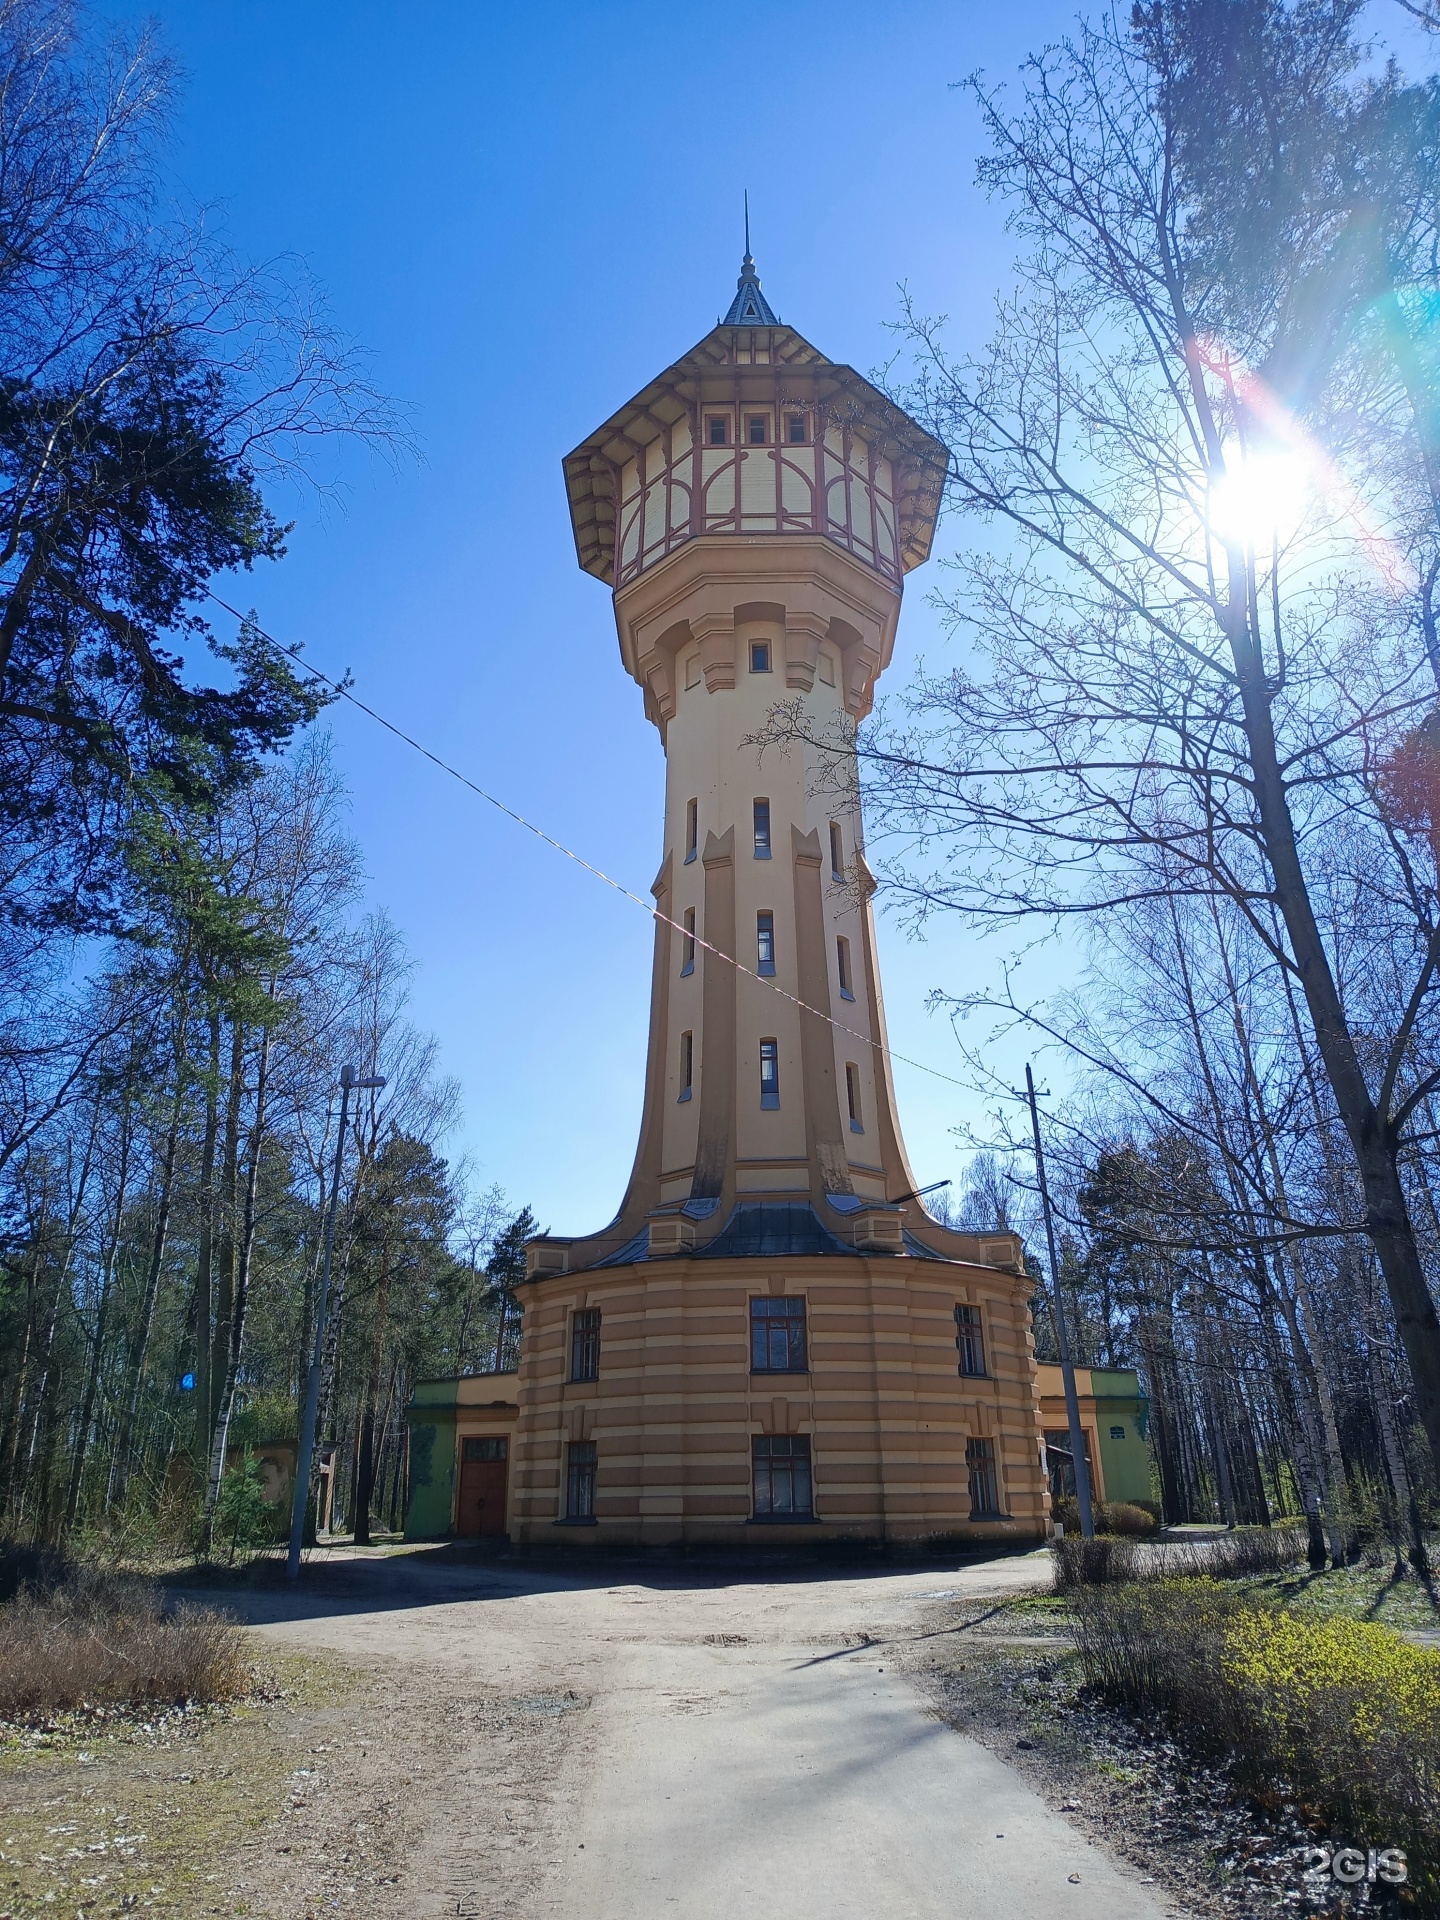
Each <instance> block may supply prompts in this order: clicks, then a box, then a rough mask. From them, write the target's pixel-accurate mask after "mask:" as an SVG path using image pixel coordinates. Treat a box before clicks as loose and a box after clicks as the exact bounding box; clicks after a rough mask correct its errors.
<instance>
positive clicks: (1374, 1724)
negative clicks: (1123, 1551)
mask: <svg viewBox="0 0 1440 1920" xmlns="http://www.w3.org/2000/svg"><path fill="white" fill-rule="evenodd" d="M1077 1612H1078V1615H1079V1648H1080V1657H1081V1661H1082V1664H1083V1667H1084V1671H1085V1675H1086V1679H1087V1680H1088V1681H1089V1683H1090V1684H1091V1685H1092V1686H1094V1687H1095V1688H1097V1690H1098V1691H1099V1693H1100V1694H1101V1696H1102V1698H1104V1699H1105V1700H1107V1701H1109V1702H1110V1703H1111V1704H1113V1705H1116V1706H1123V1707H1130V1708H1134V1709H1138V1710H1140V1711H1142V1712H1145V1713H1148V1714H1154V1715H1156V1716H1158V1717H1159V1718H1161V1719H1163V1720H1165V1721H1166V1722H1168V1723H1169V1724H1170V1726H1171V1727H1172V1728H1173V1729H1174V1730H1175V1731H1176V1732H1177V1733H1179V1734H1180V1735H1182V1736H1183V1737H1184V1738H1185V1739H1186V1740H1188V1741H1189V1742H1190V1744H1191V1745H1192V1746H1196V1747H1199V1748H1201V1749H1202V1750H1205V1751H1207V1752H1208V1753H1210V1754H1226V1755H1228V1756H1230V1757H1231V1758H1232V1759H1233V1760H1234V1762H1235V1764H1236V1767H1237V1771H1238V1772H1239V1773H1240V1775H1241V1777H1242V1778H1243V1779H1244V1780H1245V1782H1246V1784H1247V1785H1248V1786H1249V1787H1250V1788H1251V1789H1252V1791H1254V1792H1256V1793H1257V1794H1258V1795H1260V1796H1261V1797H1266V1796H1269V1797H1274V1796H1276V1795H1290V1796H1293V1797H1296V1798H1298V1799H1300V1800H1301V1801H1302V1802H1303V1803H1304V1804H1305V1805H1306V1806H1308V1807H1309V1808H1310V1809H1311V1811H1312V1813H1313V1814H1314V1815H1315V1816H1317V1818H1318V1819H1319V1820H1320V1821H1322V1822H1324V1823H1326V1824H1328V1825H1329V1826H1330V1827H1331V1828H1332V1829H1334V1830H1338V1831H1340V1832H1343V1833H1344V1834H1345V1835H1346V1836H1347V1837H1351V1838H1354V1839H1355V1841H1356V1844H1357V1845H1359V1844H1365V1845H1374V1846H1402V1847H1404V1848H1405V1850H1406V1852H1407V1854H1408V1855H1409V1857H1410V1864H1411V1878H1412V1885H1413V1886H1414V1887H1415V1888H1416V1890H1417V1891H1420V1892H1421V1893H1422V1897H1423V1894H1424V1893H1425V1892H1426V1891H1428V1893H1429V1895H1430V1897H1431V1898H1432V1899H1433V1898H1434V1897H1435V1896H1436V1895H1437V1894H1440V1652H1436V1651H1433V1650H1431V1649H1429V1648H1424V1647H1414V1646H1411V1645H1409V1644H1408V1643H1407V1642H1406V1641H1404V1640H1401V1639H1400V1637H1399V1636H1398V1635H1397V1634H1394V1633H1392V1632H1391V1631H1390V1629H1389V1628H1388V1627H1381V1626H1376V1625H1374V1624H1372V1623H1370V1622H1367V1621H1358V1620H1347V1619H1340V1618H1333V1619H1312V1618H1310V1617H1308V1616H1304V1615H1299V1614H1294V1613H1289V1612H1286V1611H1285V1609H1284V1608H1283V1607H1281V1606H1280V1605H1279V1604H1278V1603H1277V1602H1276V1601H1275V1600H1273V1599H1270V1598H1262V1597H1260V1596H1257V1595H1256V1594H1255V1593H1253V1592H1251V1591H1244V1590H1236V1589H1233V1588H1232V1589H1227V1588H1224V1587H1221V1586H1218V1585H1216V1584H1215V1583H1214V1582H1213V1581H1209V1580H1171V1581H1163V1582H1155V1583H1152V1584H1147V1585H1143V1586H1140V1585H1132V1586H1128V1587H1123V1586H1122V1587H1118V1588H1116V1587H1097V1586H1090V1587H1087V1588H1086V1589H1085V1590H1084V1591H1083V1592H1082V1593H1081V1595H1080V1598H1079V1601H1078V1606H1077ZM1427 1910H1429V1909H1427Z"/></svg>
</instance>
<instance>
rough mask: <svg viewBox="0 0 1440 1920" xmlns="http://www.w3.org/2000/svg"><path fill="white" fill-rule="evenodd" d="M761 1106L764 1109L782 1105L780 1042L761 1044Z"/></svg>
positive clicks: (763, 1041) (767, 1041) (765, 1041)
mask: <svg viewBox="0 0 1440 1920" xmlns="http://www.w3.org/2000/svg"><path fill="white" fill-rule="evenodd" d="M760 1104H761V1106H762V1107H778V1106H779V1104H780V1043H779V1041H778V1040H762V1041H761V1042H760Z"/></svg>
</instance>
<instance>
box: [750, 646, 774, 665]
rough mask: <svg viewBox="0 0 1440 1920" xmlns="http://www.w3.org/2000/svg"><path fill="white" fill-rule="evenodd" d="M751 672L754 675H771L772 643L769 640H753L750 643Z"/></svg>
mask: <svg viewBox="0 0 1440 1920" xmlns="http://www.w3.org/2000/svg"><path fill="white" fill-rule="evenodd" d="M750 671H751V672H752V673H769V671H770V642H769V641H768V640H752V641H751V642H750Z"/></svg>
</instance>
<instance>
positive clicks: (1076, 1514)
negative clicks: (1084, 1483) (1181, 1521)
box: [1051, 1497, 1160, 1535]
mask: <svg viewBox="0 0 1440 1920" xmlns="http://www.w3.org/2000/svg"><path fill="white" fill-rule="evenodd" d="M1153 1504H1154V1503H1153V1502H1151V1503H1149V1505H1142V1504H1141V1503H1140V1502H1139V1501H1138V1500H1097V1501H1096V1503H1095V1505H1094V1507H1093V1508H1092V1510H1091V1512H1092V1517H1093V1518H1094V1521H1095V1531H1096V1533H1115V1534H1125V1535H1143V1534H1147V1533H1154V1531H1155V1529H1156V1528H1157V1527H1158V1526H1159V1524H1160V1521H1159V1516H1158V1513H1151V1512H1150V1506H1151V1505H1153ZM1051 1517H1052V1518H1053V1519H1054V1520H1055V1521H1056V1522H1057V1523H1058V1524H1059V1525H1060V1526H1062V1527H1064V1529H1065V1532H1066V1533H1067V1535H1068V1534H1072V1533H1079V1531H1080V1508H1079V1506H1078V1505H1077V1503H1076V1502H1075V1501H1074V1500H1073V1499H1070V1498H1068V1497H1067V1498H1065V1499H1063V1500H1057V1501H1055V1503H1054V1504H1053V1506H1052V1508H1051Z"/></svg>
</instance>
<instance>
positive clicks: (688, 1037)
mask: <svg viewBox="0 0 1440 1920" xmlns="http://www.w3.org/2000/svg"><path fill="white" fill-rule="evenodd" d="M694 1085H695V1036H694V1034H693V1033H682V1034H681V1036H680V1098H681V1099H682V1100H688V1099H689V1098H690V1094H691V1091H692V1089H693V1088H694Z"/></svg>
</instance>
